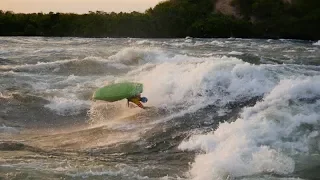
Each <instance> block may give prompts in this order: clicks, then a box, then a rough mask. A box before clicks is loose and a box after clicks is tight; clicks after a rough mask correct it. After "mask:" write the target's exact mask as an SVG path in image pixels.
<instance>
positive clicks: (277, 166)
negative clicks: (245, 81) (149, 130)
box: [179, 76, 320, 180]
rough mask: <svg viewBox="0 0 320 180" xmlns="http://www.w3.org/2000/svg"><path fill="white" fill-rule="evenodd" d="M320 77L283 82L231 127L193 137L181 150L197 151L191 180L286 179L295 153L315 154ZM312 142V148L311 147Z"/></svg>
mask: <svg viewBox="0 0 320 180" xmlns="http://www.w3.org/2000/svg"><path fill="white" fill-rule="evenodd" d="M319 98H320V77H319V76H315V77H311V78H306V79H297V80H283V81H281V82H280V83H279V84H278V85H277V86H276V87H275V88H274V89H273V90H272V91H271V92H270V94H268V95H266V96H265V98H264V100H263V101H262V102H258V103H257V104H256V105H255V106H254V107H249V108H245V109H244V111H243V113H242V114H241V117H240V118H238V119H237V120H236V121H235V122H232V123H228V122H225V123H222V124H220V125H219V128H218V129H217V130H215V131H214V132H212V133H208V134H205V135H194V136H192V137H191V138H190V139H189V140H187V141H184V142H182V143H181V144H180V146H179V149H181V150H202V151H203V152H204V153H203V154H200V155H197V156H196V158H195V162H194V163H193V164H192V168H191V170H190V175H191V177H192V178H193V179H197V180H202V179H225V178H227V177H240V176H248V175H254V174H259V173H263V172H272V173H277V174H288V173H292V172H293V171H294V168H295V162H294V160H293V159H292V158H290V155H291V154H295V153H298V152H299V153H312V152H313V151H319V150H320V149H319V147H317V146H314V145H313V144H319V143H320V142H319V136H320V135H319V133H318V130H317V128H315V129H314V130H309V129H308V128H307V129H305V128H303V125H309V126H313V127H319V125H320V111H319V109H320V100H319ZM314 141H318V142H314Z"/></svg>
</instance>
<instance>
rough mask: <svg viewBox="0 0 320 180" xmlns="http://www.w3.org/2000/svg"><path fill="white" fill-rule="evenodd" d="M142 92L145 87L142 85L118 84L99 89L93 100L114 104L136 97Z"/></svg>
mask: <svg viewBox="0 0 320 180" xmlns="http://www.w3.org/2000/svg"><path fill="white" fill-rule="evenodd" d="M142 91H143V85H142V84H140V83H132V82H125V83H116V84H111V85H107V86H104V87H102V88H99V89H97V90H96V91H95V93H94V94H93V99H96V100H103V101H108V102H114V101H119V100H122V99H125V98H130V97H133V96H136V95H138V94H140V93H142Z"/></svg>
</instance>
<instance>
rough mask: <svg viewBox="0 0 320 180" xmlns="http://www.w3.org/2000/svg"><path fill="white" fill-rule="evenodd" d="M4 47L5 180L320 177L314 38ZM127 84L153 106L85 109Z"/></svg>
mask: <svg viewBox="0 0 320 180" xmlns="http://www.w3.org/2000/svg"><path fill="white" fill-rule="evenodd" d="M0 44H1V45H0V77H1V79H0V138H1V141H0V155H1V156H0V169H1V171H0V179H128V180H132V179H163V180H165V179H195V180H208V179H214V180H218V179H243V180H246V179H317V178H320V171H319V169H320V66H319V65H320V46H319V42H308V41H296V40H253V39H234V38H230V39H192V38H186V39H129V38H128V39H109V38H106V39H81V38H41V37H30V38H25V37H1V38H0ZM121 81H135V82H141V83H143V84H144V93H143V95H144V96H146V97H148V98H149V102H148V103H147V106H152V107H153V108H152V109H150V110H141V109H139V108H127V107H126V101H120V102H115V103H105V102H92V101H90V97H91V95H92V93H93V91H94V90H95V89H96V88H98V87H101V86H103V85H105V84H108V83H112V82H121Z"/></svg>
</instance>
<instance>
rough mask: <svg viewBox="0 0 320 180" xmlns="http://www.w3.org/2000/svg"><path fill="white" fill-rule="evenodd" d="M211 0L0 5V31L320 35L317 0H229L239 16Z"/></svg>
mask: <svg viewBox="0 0 320 180" xmlns="http://www.w3.org/2000/svg"><path fill="white" fill-rule="evenodd" d="M214 4H215V1H213V0H170V1H164V2H161V3H159V4H158V5H156V6H155V7H154V8H150V9H148V10H146V12H145V13H139V12H132V13H122V12H121V13H105V12H101V11H97V12H89V13H87V14H82V15H78V14H70V13H67V14H66V13H64V14H62V13H52V12H50V13H48V14H44V13H32V14H16V13H13V12H4V11H1V10H0V35H1V36H78V37H141V38H147V37H152V38H173V37H175V38H177V37H186V36H192V37H207V38H209V37H244V38H246V37H253V38H295V39H312V40H318V39H320V1H319V0H292V3H285V2H283V1H281V0H233V2H232V5H233V6H235V7H236V8H237V9H238V10H239V12H240V15H241V17H232V16H226V15H222V14H218V13H215V12H214Z"/></svg>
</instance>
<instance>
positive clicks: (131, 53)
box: [109, 47, 169, 65]
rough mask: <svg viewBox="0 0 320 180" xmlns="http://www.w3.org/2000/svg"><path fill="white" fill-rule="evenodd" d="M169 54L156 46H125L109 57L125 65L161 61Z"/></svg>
mask: <svg viewBox="0 0 320 180" xmlns="http://www.w3.org/2000/svg"><path fill="white" fill-rule="evenodd" d="M167 56H169V54H167V53H165V52H163V51H161V50H159V49H155V48H134V47H130V48H124V49H122V50H121V51H119V52H118V53H116V54H115V55H112V56H110V57H109V60H111V61H113V62H119V63H123V64H125V65H140V64H144V63H148V62H150V63H152V62H158V61H161V59H163V58H165V59H167V58H166V57H167Z"/></svg>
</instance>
